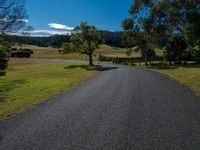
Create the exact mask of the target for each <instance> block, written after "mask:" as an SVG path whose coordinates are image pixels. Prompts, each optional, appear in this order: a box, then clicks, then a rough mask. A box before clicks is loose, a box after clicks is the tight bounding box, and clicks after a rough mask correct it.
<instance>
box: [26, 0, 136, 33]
mask: <svg viewBox="0 0 200 150" xmlns="http://www.w3.org/2000/svg"><path fill="white" fill-rule="evenodd" d="M132 2H133V0H26V9H27V13H28V15H29V20H28V24H30V25H32V26H33V28H34V30H35V31H34V34H44V35H45V34H59V33H60V34H65V33H67V32H70V31H71V29H73V27H75V26H77V25H79V23H80V22H88V23H89V24H92V25H95V26H97V28H98V29H103V30H110V31H119V30H121V22H122V20H123V19H124V18H126V17H128V9H129V8H130V5H131V3H132ZM45 32H47V33H45Z"/></svg>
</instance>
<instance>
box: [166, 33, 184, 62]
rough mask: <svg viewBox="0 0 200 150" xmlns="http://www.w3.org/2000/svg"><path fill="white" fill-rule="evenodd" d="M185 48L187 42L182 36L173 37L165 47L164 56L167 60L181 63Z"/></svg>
mask: <svg viewBox="0 0 200 150" xmlns="http://www.w3.org/2000/svg"><path fill="white" fill-rule="evenodd" d="M186 49H187V43H186V41H185V40H184V39H183V38H182V37H173V38H172V39H171V40H170V41H169V44H168V46H167V48H166V51H165V53H164V57H165V59H166V60H167V61H169V62H170V64H171V62H172V61H173V62H175V63H181V61H182V60H183V56H184V52H185V51H186Z"/></svg>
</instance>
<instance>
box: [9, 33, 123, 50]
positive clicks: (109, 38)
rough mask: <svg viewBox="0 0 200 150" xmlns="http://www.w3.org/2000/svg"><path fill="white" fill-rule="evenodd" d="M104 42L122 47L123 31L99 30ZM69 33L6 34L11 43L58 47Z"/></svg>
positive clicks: (67, 39)
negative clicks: (32, 35)
mask: <svg viewBox="0 0 200 150" xmlns="http://www.w3.org/2000/svg"><path fill="white" fill-rule="evenodd" d="M100 32H101V35H102V39H103V41H104V43H105V44H107V45H110V46H114V47H124V45H123V42H122V38H121V37H122V34H123V32H111V31H100ZM69 39H70V35H54V36H49V37H31V36H16V35H12V36H11V35H10V36H7V40H8V41H9V42H11V43H12V44H15V43H17V44H28V45H37V46H42V47H48V46H51V47H56V48H57V47H60V46H61V45H62V44H63V43H65V42H68V41H69Z"/></svg>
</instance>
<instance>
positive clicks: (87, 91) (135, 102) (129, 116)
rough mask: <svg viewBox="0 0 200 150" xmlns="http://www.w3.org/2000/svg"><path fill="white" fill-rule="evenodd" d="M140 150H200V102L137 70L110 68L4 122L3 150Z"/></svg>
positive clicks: (166, 81) (1, 126)
mask: <svg viewBox="0 0 200 150" xmlns="http://www.w3.org/2000/svg"><path fill="white" fill-rule="evenodd" d="M27 100H28V98H27ZM140 149H141V150H156V149H163V150H172V149H173V150H184V149H185V150H199V149H200V99H199V97H197V96H195V95H194V94H193V93H192V92H191V91H190V90H189V89H187V88H186V87H183V86H181V85H179V84H178V83H177V82H176V81H173V80H170V79H169V78H167V77H165V76H162V75H160V74H158V73H154V72H151V71H146V70H143V69H139V68H134V67H132V68H130V67H126V66H117V67H113V68H112V67H111V68H107V69H106V70H105V71H102V72H101V73H99V74H98V75H97V76H95V77H93V78H91V79H89V80H88V81H85V82H83V83H81V84H80V85H79V86H78V87H76V88H74V89H73V90H71V91H70V92H67V93H63V94H60V95H58V96H55V97H52V98H50V99H49V100H48V101H46V102H43V103H42V104H40V105H38V106H36V107H33V108H31V109H29V110H27V111H25V112H23V113H20V114H18V115H16V116H14V117H11V118H10V119H7V120H5V121H2V122H1V123H0V150H140Z"/></svg>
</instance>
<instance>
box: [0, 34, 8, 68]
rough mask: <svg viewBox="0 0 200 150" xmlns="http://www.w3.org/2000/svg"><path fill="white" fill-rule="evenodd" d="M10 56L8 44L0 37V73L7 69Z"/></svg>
mask: <svg viewBox="0 0 200 150" xmlns="http://www.w3.org/2000/svg"><path fill="white" fill-rule="evenodd" d="M9 56H10V48H9V46H8V44H7V43H6V42H5V41H4V40H3V38H2V37H0V71H1V70H4V69H6V68H7V65H8V60H9Z"/></svg>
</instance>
